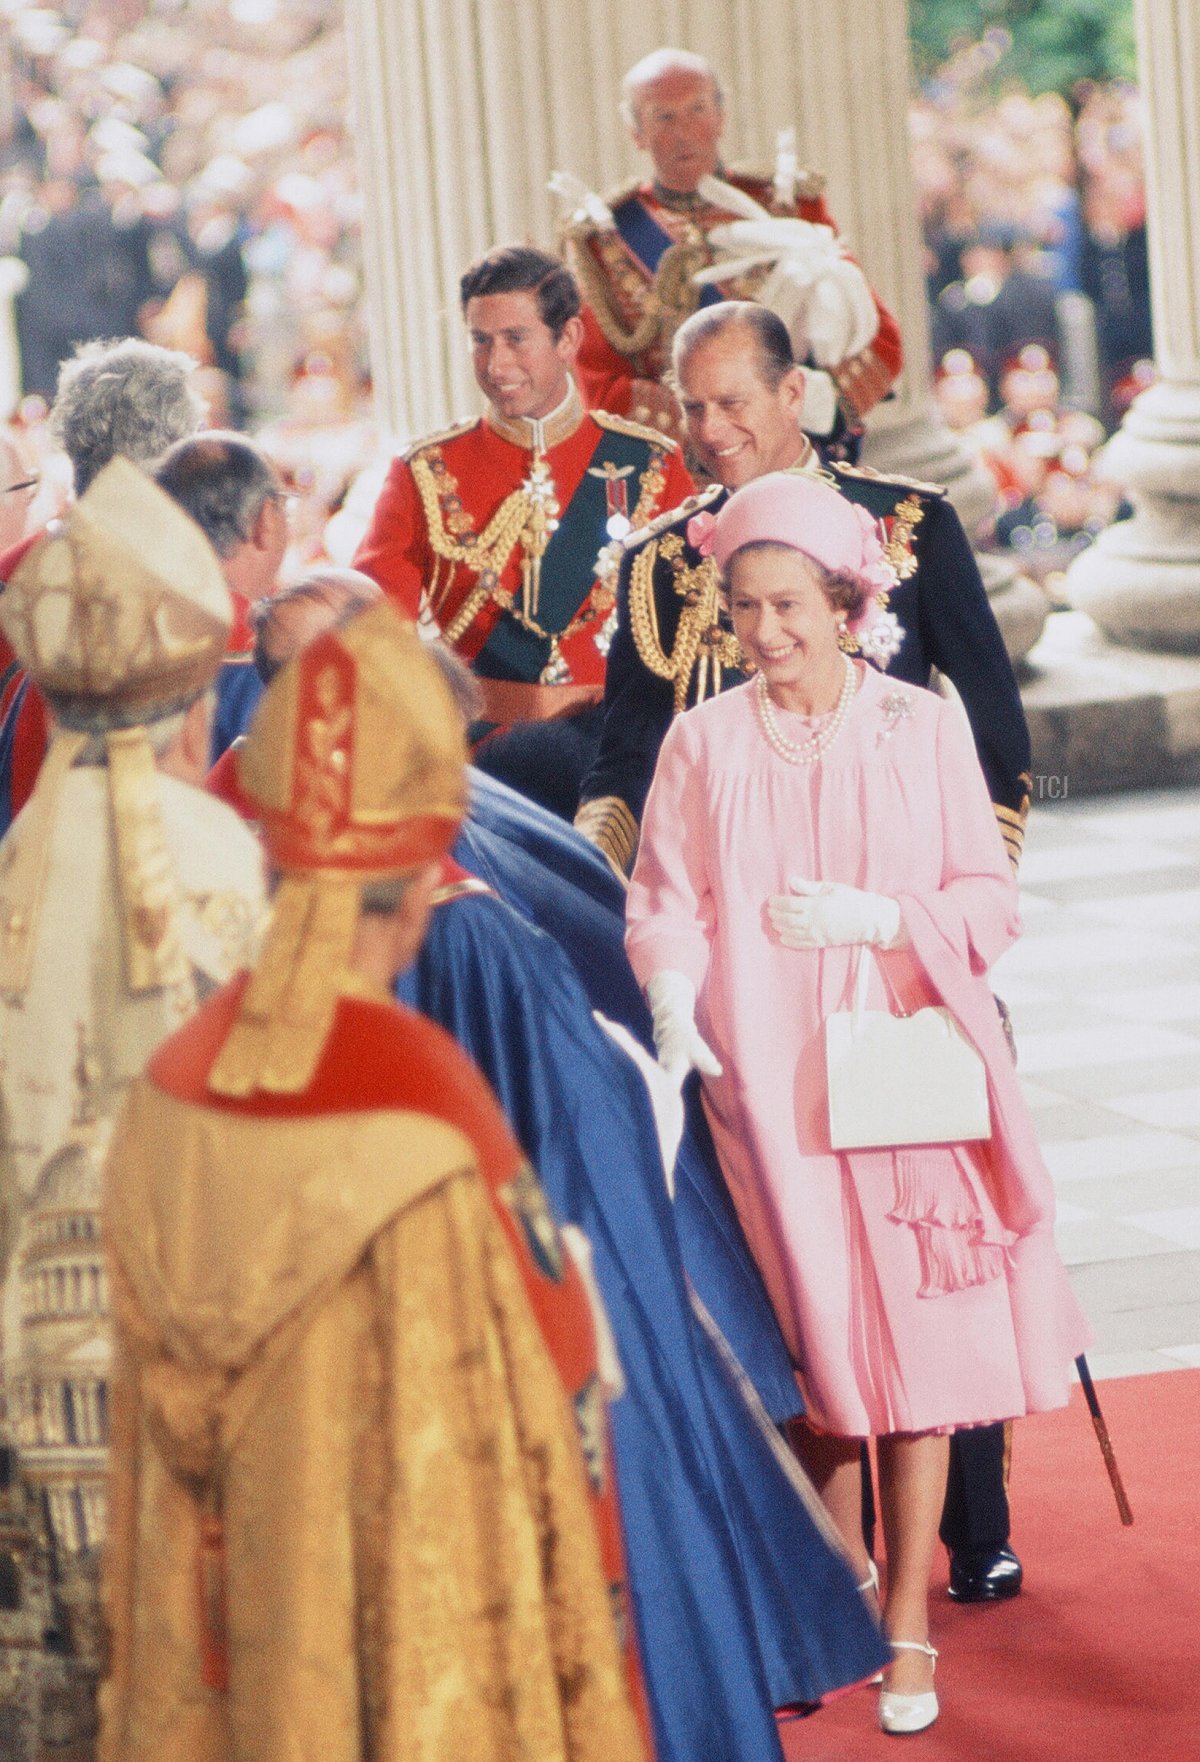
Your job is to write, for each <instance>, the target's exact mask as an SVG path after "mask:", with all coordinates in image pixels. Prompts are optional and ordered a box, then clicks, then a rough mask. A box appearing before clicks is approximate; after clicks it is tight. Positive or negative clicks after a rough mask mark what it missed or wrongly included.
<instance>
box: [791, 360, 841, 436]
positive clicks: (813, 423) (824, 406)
mask: <svg viewBox="0 0 1200 1762" xmlns="http://www.w3.org/2000/svg"><path fill="white" fill-rule="evenodd" d="M799 371H800V372H801V373H802V374H803V375H804V408H803V409H802V410H801V412H800V426H801V428H802V429H803V430H804V432H805V434H832V433H833V425H834V423H835V422H836V421H837V413H838V394H837V387H836V385H834V383H833V381H832V379H830V377H829V375H828V374H827V373H826V372H825V370H824V369H823V368H821V367H801V368H800V369H799Z"/></svg>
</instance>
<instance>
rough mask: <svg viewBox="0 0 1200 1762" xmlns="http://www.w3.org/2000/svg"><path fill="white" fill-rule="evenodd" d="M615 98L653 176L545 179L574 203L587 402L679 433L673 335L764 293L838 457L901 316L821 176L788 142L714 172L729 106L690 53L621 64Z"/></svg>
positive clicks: (573, 254)
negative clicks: (610, 182)
mask: <svg viewBox="0 0 1200 1762" xmlns="http://www.w3.org/2000/svg"><path fill="white" fill-rule="evenodd" d="M623 93H624V102H623V105H622V110H623V113H624V116H625V120H626V122H627V124H628V126H629V130H630V133H631V134H632V136H633V139H634V141H635V142H636V144H637V145H638V146H639V147H640V148H641V149H642V150H643V151H644V152H646V153H648V154H649V155H650V157H651V159H652V161H653V164H654V176H653V178H652V179H651V180H650V181H648V182H640V181H639V182H637V183H634V184H626V185H624V186H623V187H622V188H620V189H619V190H616V191H614V192H613V193H612V194H611V195H609V196H608V197H607V198H606V199H605V200H604V201H601V200H600V199H599V198H598V197H596V196H593V195H589V194H587V193H586V192H583V191H582V190H581V189H580V188H579V187H578V186H576V185H575V184H574V183H573V181H572V180H570V179H559V180H558V181H557V182H556V185H555V187H557V188H559V189H560V190H561V192H562V193H563V194H564V195H565V196H566V197H567V198H568V199H569V200H578V199H579V198H580V197H582V203H581V206H580V207H579V210H578V212H577V213H576V214H575V215H574V216H573V217H572V219H571V220H570V222H569V223H568V225H567V228H566V233H565V241H564V242H565V248H566V255H567V259H568V261H569V262H570V264H571V265H572V267H573V268H574V270H575V272H576V274H577V275H578V277H579V280H580V283H581V285H582V288H583V292H584V297H585V300H586V302H587V304H586V305H585V307H584V312H583V323H584V340H583V346H582V348H581V349H580V352H579V365H578V377H579V383H580V387H581V389H582V391H583V395H584V397H585V399H586V401H587V402H588V404H589V405H590V406H592V407H603V408H604V409H607V410H619V411H622V412H628V413H630V414H631V415H633V416H634V417H636V418H638V419H639V420H641V421H644V422H655V423H657V424H659V425H661V426H662V427H663V428H664V429H665V431H666V432H667V433H671V434H677V433H678V432H679V411H678V407H677V405H676V404H675V400H674V397H673V396H672V394H671V392H670V390H669V389H668V388H667V387H666V386H664V385H663V384H662V378H663V375H664V373H665V372H666V370H667V368H668V367H669V365H670V352H671V341H672V338H673V337H674V334H675V332H676V330H677V329H678V328H679V326H680V325H681V324H682V323H683V321H684V319H685V318H687V317H688V316H689V315H690V314H691V313H692V312H694V311H695V310H696V309H697V307H698V306H701V305H708V304H712V303H714V302H716V301H718V300H729V299H740V300H747V299H750V300H759V301H761V302H762V304H764V305H767V306H770V307H771V308H772V310H774V311H777V312H778V313H779V315H780V317H782V318H783V319H784V320H785V322H786V323H787V324H788V328H789V330H790V331H791V332H792V337H793V343H794V346H795V348H796V353H797V357H798V359H800V360H804V359H805V358H810V359H811V360H812V362H813V368H814V369H815V371H814V370H813V369H810V372H809V384H808V388H807V393H806V400H805V402H806V409H805V426H806V428H807V430H808V431H809V433H811V434H812V435H813V437H814V438H815V439H817V440H819V441H822V442H825V443H827V444H828V445H830V446H834V447H839V448H840V447H841V446H843V445H844V443H845V440H846V438H847V437H848V436H853V435H854V434H855V432H856V430H857V429H858V427H859V425H860V423H861V419H862V418H863V417H864V416H865V415H866V413H867V411H868V410H870V409H871V408H872V407H873V406H874V405H875V404H876V403H878V401H879V400H880V398H882V397H883V396H884V395H885V394H886V392H887V391H888V390H889V389H890V387H891V385H892V383H893V381H894V380H895V378H896V375H897V374H898V373H899V371H900V362H901V346H900V332H899V329H898V327H897V324H896V321H895V319H894V318H893V317H892V315H891V313H890V312H888V311H887V309H886V308H885V307H884V305H883V304H882V302H881V301H880V300H879V298H878V296H877V295H875V294H874V293H873V292H872V291H871V289H870V287H869V286H868V284H867V281H866V278H865V277H864V276H863V273H862V271H861V269H859V267H858V265H857V264H856V263H855V262H854V261H853V259H852V258H851V257H850V256H849V254H848V253H847V252H846V250H845V248H844V246H842V245H841V242H840V240H839V239H838V235H837V226H836V223H835V222H834V220H833V218H832V216H831V215H830V213H829V210H828V209H827V208H826V206H825V201H824V197H823V195H822V191H823V189H824V183H825V180H824V178H823V177H821V176H820V175H819V174H818V173H815V172H809V171H803V170H800V169H798V168H797V167H796V165H795V159H794V154H792V153H790V152H788V151H787V150H786V148H784V149H783V150H781V152H780V156H779V161H778V163H777V165H776V166H775V167H774V168H767V167H764V166H761V165H759V166H731V167H728V168H725V167H723V166H722V165H721V162H720V158H719V151H720V143H721V136H722V133H723V131H724V127H725V107H724V100H723V98H722V95H721V88H720V85H719V83H718V81H717V78H716V76H715V74H714V73H713V70H712V68H711V67H710V66H709V64H708V63H707V62H706V61H704V60H703V59H702V58H701V57H700V56H699V55H692V54H688V53H686V52H685V51H683V50H679V49H659V50H656V51H655V52H654V54H652V55H647V56H646V57H645V58H644V59H643V60H641V61H639V62H638V63H637V65H636V66H635V67H633V68H631V69H630V71H629V73H628V74H627V75H626V76H625V80H624V85H623ZM803 223H807V224H803ZM727 229H732V230H727ZM722 260H723V261H725V262H727V263H728V264H729V272H728V274H727V275H725V276H722V275H721V273H720V268H719V265H720V263H721V262H722ZM714 266H716V267H714ZM697 275H699V276H700V277H701V279H700V280H699V281H697V280H696V279H694V278H695V277H696V276H697Z"/></svg>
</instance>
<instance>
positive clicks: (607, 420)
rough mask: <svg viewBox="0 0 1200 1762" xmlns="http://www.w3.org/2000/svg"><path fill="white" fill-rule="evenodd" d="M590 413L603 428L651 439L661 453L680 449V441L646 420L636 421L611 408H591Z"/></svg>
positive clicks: (651, 442)
mask: <svg viewBox="0 0 1200 1762" xmlns="http://www.w3.org/2000/svg"><path fill="white" fill-rule="evenodd" d="M588 415H589V416H590V417H591V419H592V421H593V422H595V423H598V424H599V426H600V427H601V428H608V429H611V430H612V432H613V433H614V434H628V435H632V437H633V439H634V440H644V441H649V442H650V444H651V446H654V447H657V448H658V450H659V452H660V453H677V452H678V451H679V442H678V441H676V440H672V439H671V437H670V435H667V434H664V433H663V432H662V429H661V428H648V427H647V425H646V424H645V423H644V422H634V421H633V420H632V418H630V417H628V416H614V415H613V413H612V411H611V410H589V411H588Z"/></svg>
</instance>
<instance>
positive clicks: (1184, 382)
mask: <svg viewBox="0 0 1200 1762" xmlns="http://www.w3.org/2000/svg"><path fill="white" fill-rule="evenodd" d="M1134 10H1135V17H1136V22H1137V43H1138V71H1139V79H1140V85H1141V91H1142V101H1143V105H1144V109H1145V118H1146V207H1147V223H1146V224H1147V232H1148V235H1149V245H1150V293H1151V307H1152V312H1153V317H1154V354H1155V364H1156V366H1157V367H1158V370H1159V373H1160V375H1161V378H1160V380H1159V382H1158V384H1156V385H1154V386H1152V387H1151V389H1150V390H1149V391H1147V392H1143V394H1142V396H1141V397H1140V398H1138V399H1137V400H1136V401H1135V403H1134V404H1133V405H1132V407H1131V408H1130V411H1129V414H1128V415H1127V416H1126V418H1125V421H1124V422H1123V423H1122V425H1121V427H1120V429H1119V430H1118V431H1117V433H1116V434H1115V435H1114V436H1113V438H1112V440H1111V441H1110V442H1109V444H1108V446H1107V447H1106V448H1105V451H1104V469H1105V471H1106V473H1107V475H1108V476H1109V477H1111V478H1112V479H1113V480H1114V481H1115V482H1117V483H1120V484H1122V485H1123V486H1124V487H1125V489H1126V490H1127V492H1128V494H1129V497H1130V499H1131V501H1132V502H1133V506H1134V514H1133V518H1132V519H1130V520H1123V521H1119V522H1118V523H1117V524H1116V525H1115V526H1110V527H1109V528H1108V530H1107V531H1106V532H1104V533H1102V534H1101V536H1100V538H1099V539H1098V540H1097V542H1096V543H1095V544H1094V545H1093V546H1092V547H1091V549H1090V550H1087V551H1085V552H1083V554H1082V555H1081V556H1079V557H1078V558H1076V560H1075V562H1074V563H1073V564H1072V565H1071V568H1070V569H1069V570H1068V572H1067V581H1066V591H1067V593H1068V595H1069V596H1070V599H1071V601H1072V603H1073V604H1074V605H1076V606H1078V607H1079V609H1080V610H1081V611H1084V612H1087V613H1088V615H1089V616H1090V617H1091V618H1093V619H1094V620H1095V622H1096V623H1097V624H1098V625H1099V626H1100V628H1101V629H1102V630H1103V631H1104V632H1105V634H1106V635H1107V636H1109V637H1111V638H1112V640H1113V641H1114V642H1118V643H1126V644H1130V645H1132V646H1133V647H1135V648H1143V649H1169V650H1176V651H1179V652H1183V653H1188V654H1200V188H1197V183H1196V167H1197V165H1200V0H1136V4H1135V9H1134Z"/></svg>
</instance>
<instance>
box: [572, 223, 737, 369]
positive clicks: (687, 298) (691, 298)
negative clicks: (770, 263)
mask: <svg viewBox="0 0 1200 1762" xmlns="http://www.w3.org/2000/svg"><path fill="white" fill-rule="evenodd" d="M571 243H572V244H573V246H574V248H573V249H572V251H571V258H572V264H571V266H572V268H573V269H574V270H575V273H576V275H577V276H578V278H579V280H580V282H581V283H582V286H583V292H584V295H585V297H586V299H587V303H588V305H589V306H590V307H591V309H592V311H593V312H594V313H595V316H596V322H597V324H598V325H599V326H600V329H601V330H602V331H603V333H604V337H605V340H606V341H607V342H608V343H610V344H611V345H612V347H613V348H614V349H616V351H617V353H618V354H620V355H640V354H642V353H643V352H644V351H645V350H646V349H649V348H651V347H652V346H653V345H654V344H655V343H659V342H662V343H664V344H665V343H666V342H669V340H670V337H671V336H672V335H673V334H674V332H675V331H676V329H677V328H678V327H679V325H680V324H682V322H683V320H684V319H685V318H688V317H690V316H691V314H692V313H693V312H694V311H695V310H696V308H697V306H698V305H699V304H700V290H699V288H696V287H694V286H693V285H692V279H691V278H692V275H693V273H694V271H695V270H697V269H702V268H704V267H705V265H706V264H707V263H708V262H709V261H710V253H709V252H708V251H707V249H706V248H705V246H704V245H703V244H702V243H697V242H695V241H692V240H682V241H680V242H679V243H677V244H674V245H670V246H668V248H667V249H666V250H665V251H664V252H663V254H662V257H661V259H660V261H659V265H658V268H657V269H656V270H655V272H654V277H653V280H652V281H651V282H650V283H649V284H648V285H647V284H646V283H645V282H644V281H643V279H642V276H641V275H640V274H639V272H638V271H637V270H635V269H634V268H633V265H632V264H631V263H630V261H629V256H628V251H627V247H626V245H625V243H624V241H623V240H622V239H621V236H620V234H619V233H616V232H596V233H593V234H591V236H590V237H589V238H587V239H579V240H572V241H571ZM592 244H594V245H595V247H596V250H597V251H598V252H599V253H600V255H601V256H602V257H603V259H604V265H605V268H607V270H608V272H609V274H610V275H611V276H612V278H613V280H614V281H616V282H617V283H618V284H619V285H620V284H624V285H625V286H626V287H627V289H628V291H629V293H630V295H631V297H632V296H633V294H634V289H633V287H632V285H631V281H632V280H633V279H636V282H637V284H638V285H637V290H636V292H637V297H638V298H641V299H643V300H644V305H643V307H642V314H641V317H640V318H639V319H638V321H637V323H636V324H635V325H634V326H633V327H632V329H631V328H630V327H629V326H627V325H626V324H624V323H623V322H622V320H621V318H620V317H619V316H618V314H617V312H616V311H615V310H614V308H613V295H612V290H611V288H610V286H609V283H608V281H607V280H606V279H605V277H604V275H603V273H602V272H601V268H600V264H599V263H598V262H597V260H596V257H595V255H594V254H593V251H592V250H591V248H590V247H591V245H592Z"/></svg>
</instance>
